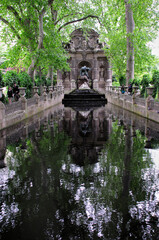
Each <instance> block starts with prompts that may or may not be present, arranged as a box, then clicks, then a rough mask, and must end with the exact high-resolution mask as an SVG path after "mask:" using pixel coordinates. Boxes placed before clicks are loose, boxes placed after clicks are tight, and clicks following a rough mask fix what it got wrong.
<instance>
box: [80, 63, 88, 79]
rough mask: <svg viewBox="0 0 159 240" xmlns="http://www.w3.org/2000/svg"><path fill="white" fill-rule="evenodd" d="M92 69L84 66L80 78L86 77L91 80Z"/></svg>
mask: <svg viewBox="0 0 159 240" xmlns="http://www.w3.org/2000/svg"><path fill="white" fill-rule="evenodd" d="M89 70H90V68H89V67H86V66H83V67H81V69H80V76H86V77H87V78H89V75H88V72H89Z"/></svg>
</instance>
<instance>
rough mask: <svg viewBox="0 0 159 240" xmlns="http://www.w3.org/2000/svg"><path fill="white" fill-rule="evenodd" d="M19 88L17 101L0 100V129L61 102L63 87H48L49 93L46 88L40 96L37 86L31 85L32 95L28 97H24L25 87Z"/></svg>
mask: <svg viewBox="0 0 159 240" xmlns="http://www.w3.org/2000/svg"><path fill="white" fill-rule="evenodd" d="M19 89H20V96H21V97H20V99H19V101H18V102H13V103H11V104H7V105H4V104H3V103H2V102H1V101H0V130H1V129H3V128H6V127H9V126H11V125H13V124H16V123H18V122H20V121H23V120H25V119H27V118H29V117H31V116H33V115H35V114H37V113H39V112H42V111H43V110H45V109H48V108H50V107H52V106H55V105H56V104H58V103H61V102H62V99H63V97H64V91H63V87H62V86H60V87H58V88H57V87H55V89H56V90H54V91H53V88H52V87H49V93H48V94H47V93H46V88H45V87H44V88H43V89H44V91H43V93H42V95H41V96H39V95H38V91H39V88H38V87H33V97H32V98H30V99H26V98H25V90H26V88H22V87H21V88H19Z"/></svg>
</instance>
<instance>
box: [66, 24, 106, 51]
mask: <svg viewBox="0 0 159 240" xmlns="http://www.w3.org/2000/svg"><path fill="white" fill-rule="evenodd" d="M98 38H99V34H98V33H97V32H96V31H94V30H93V29H89V30H88V31H87V34H86V35H85V34H84V33H83V30H82V28H79V29H76V30H75V31H73V32H72V34H71V41H70V49H71V50H73V51H77V50H89V49H91V50H93V49H96V48H98V49H100V48H101V46H100V44H99V43H98Z"/></svg>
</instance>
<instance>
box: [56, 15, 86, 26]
mask: <svg viewBox="0 0 159 240" xmlns="http://www.w3.org/2000/svg"><path fill="white" fill-rule="evenodd" d="M75 14H82V13H79V12H77V13H72V14H67V15H65V16H63V17H62V18H60V19H59V20H57V21H56V22H55V23H54V25H56V24H58V23H59V22H60V21H61V20H63V19H64V18H66V17H69V16H72V15H75Z"/></svg>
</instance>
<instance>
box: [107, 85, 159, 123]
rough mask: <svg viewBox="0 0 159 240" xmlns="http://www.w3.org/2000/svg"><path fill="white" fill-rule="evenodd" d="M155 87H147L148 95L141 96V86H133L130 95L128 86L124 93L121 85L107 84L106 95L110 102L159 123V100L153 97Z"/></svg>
mask: <svg viewBox="0 0 159 240" xmlns="http://www.w3.org/2000/svg"><path fill="white" fill-rule="evenodd" d="M153 89H154V88H153V87H147V88H146V90H147V94H148V97H147V98H141V97H140V90H139V87H133V95H129V94H128V88H127V87H125V90H126V91H125V93H124V94H122V93H121V87H115V86H106V88H105V91H106V92H105V95H106V98H107V101H108V102H110V103H112V104H114V105H117V106H119V107H122V108H124V109H126V110H128V111H131V112H133V113H136V114H138V115H140V116H142V117H145V118H148V119H151V120H153V121H155V122H158V123H159V102H155V100H154V98H153V97H152V93H153Z"/></svg>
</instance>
